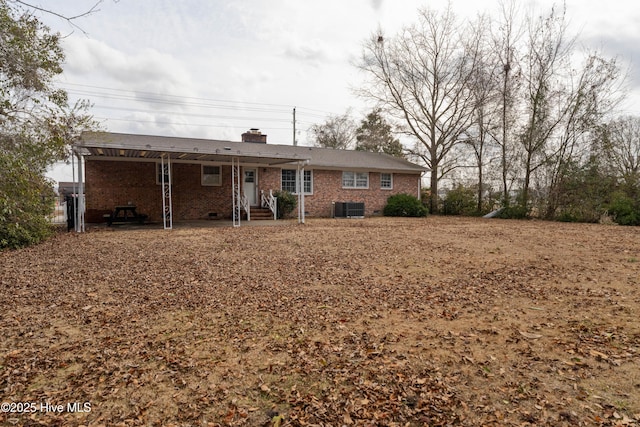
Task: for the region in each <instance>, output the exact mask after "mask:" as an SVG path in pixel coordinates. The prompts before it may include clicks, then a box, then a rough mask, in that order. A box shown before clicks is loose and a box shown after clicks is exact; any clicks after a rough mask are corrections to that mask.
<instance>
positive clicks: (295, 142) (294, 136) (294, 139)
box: [293, 107, 298, 147]
mask: <svg viewBox="0 0 640 427" xmlns="http://www.w3.org/2000/svg"><path fill="white" fill-rule="evenodd" d="M293 145H294V147H295V146H296V145H298V141H296V107H293Z"/></svg>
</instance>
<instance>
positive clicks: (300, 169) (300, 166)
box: [296, 162, 304, 224]
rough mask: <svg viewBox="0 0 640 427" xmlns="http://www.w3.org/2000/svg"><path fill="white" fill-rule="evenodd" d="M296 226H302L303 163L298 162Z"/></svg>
mask: <svg viewBox="0 0 640 427" xmlns="http://www.w3.org/2000/svg"><path fill="white" fill-rule="evenodd" d="M296 181H297V184H298V185H297V187H298V188H297V190H298V224H304V163H303V162H298V179H297V180H296Z"/></svg>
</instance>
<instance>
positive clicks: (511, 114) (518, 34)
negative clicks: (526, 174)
mask: <svg viewBox="0 0 640 427" xmlns="http://www.w3.org/2000/svg"><path fill="white" fill-rule="evenodd" d="M519 18H520V12H519V10H518V7H517V4H516V2H515V0H505V2H500V14H499V19H498V21H497V22H495V23H494V25H492V26H491V33H492V39H493V40H492V44H493V49H492V50H493V52H495V58H496V63H497V65H498V66H499V67H500V69H501V70H500V82H501V84H500V85H499V97H500V109H499V111H500V128H501V132H500V133H499V137H498V138H496V141H497V143H498V144H499V146H500V154H501V156H500V157H501V159H500V169H501V175H502V199H503V200H502V202H503V204H504V205H506V206H508V205H509V203H510V200H509V199H510V197H509V190H510V175H511V176H512V175H513V171H512V169H513V158H514V152H515V141H514V140H513V137H512V135H513V133H514V126H512V123H514V122H515V106H516V103H517V97H518V91H519V86H520V83H521V76H522V73H521V70H520V61H519V59H520V58H519V56H518V45H519V43H520V40H521V38H522V36H523V28H522V25H521V23H520V21H519ZM496 25H497V28H495V27H496Z"/></svg>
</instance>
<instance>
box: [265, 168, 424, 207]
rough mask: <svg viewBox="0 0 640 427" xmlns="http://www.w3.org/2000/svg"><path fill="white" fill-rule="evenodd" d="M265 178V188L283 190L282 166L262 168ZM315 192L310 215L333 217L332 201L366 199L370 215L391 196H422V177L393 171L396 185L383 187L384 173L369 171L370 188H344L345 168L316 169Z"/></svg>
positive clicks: (308, 201)
mask: <svg viewBox="0 0 640 427" xmlns="http://www.w3.org/2000/svg"><path fill="white" fill-rule="evenodd" d="M260 171H261V178H262V180H261V181H260V182H259V186H260V188H261V189H263V190H265V191H267V192H268V191H269V189H273V190H280V189H281V183H280V179H281V169H279V168H267V169H262V168H261V169H260ZM312 176H313V178H312V181H313V194H310V195H306V196H305V198H304V200H305V205H304V207H305V211H306V212H308V215H309V216H318V217H328V216H331V213H332V212H331V209H332V202H364V207H365V214H366V215H367V216H370V215H376V214H379V213H380V214H381V213H382V209H383V208H384V206H385V205H386V204H387V198H388V197H389V196H391V195H393V194H398V193H407V194H411V195H413V196H416V197H418V194H419V190H418V184H419V181H420V176H419V175H417V174H398V173H394V174H393V188H392V189H390V190H383V189H381V188H380V173H378V172H369V188H368V189H350V188H349V189H347V188H342V171H331V170H319V169H314V170H313V172H312Z"/></svg>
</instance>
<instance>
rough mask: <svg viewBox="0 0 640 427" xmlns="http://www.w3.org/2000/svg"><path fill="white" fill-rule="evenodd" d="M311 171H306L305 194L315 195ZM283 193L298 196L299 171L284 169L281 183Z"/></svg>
mask: <svg viewBox="0 0 640 427" xmlns="http://www.w3.org/2000/svg"><path fill="white" fill-rule="evenodd" d="M311 172H312V171H310V170H305V171H304V183H303V185H304V194H313V174H312V173H311ZM280 188H281V189H282V191H288V192H289V193H292V194H298V171H297V170H295V169H282V179H281V182H280Z"/></svg>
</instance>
